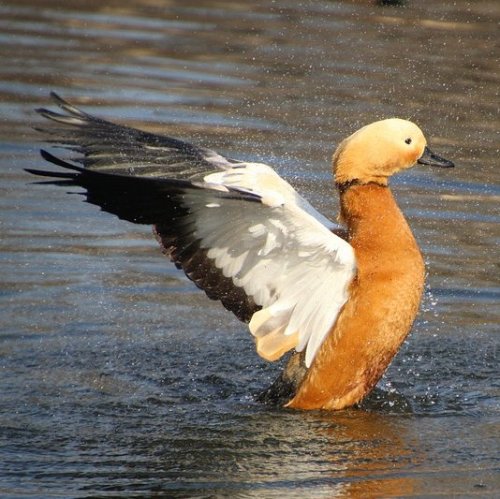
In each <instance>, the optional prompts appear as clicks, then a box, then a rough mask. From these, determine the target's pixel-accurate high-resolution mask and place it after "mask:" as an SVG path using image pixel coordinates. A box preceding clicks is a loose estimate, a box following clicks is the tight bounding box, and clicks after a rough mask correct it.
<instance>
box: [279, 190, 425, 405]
mask: <svg viewBox="0 0 500 499" xmlns="http://www.w3.org/2000/svg"><path fill="white" fill-rule="evenodd" d="M341 210H342V211H341V213H342V217H343V218H344V220H345V222H346V223H347V226H348V230H349V242H350V243H351V245H352V246H353V248H354V250H355V254H356V260H357V274H356V278H355V280H354V281H353V283H352V285H351V289H350V299H349V300H348V302H347V303H346V304H345V305H344V307H343V309H342V311H341V313H340V315H339V317H338V320H337V322H336V324H335V326H334V327H333V328H332V330H331V331H330V333H329V335H328V337H327V338H326V340H325V341H324V343H323V344H322V346H321V348H320V350H319V352H318V354H317V355H316V357H315V359H314V361H313V364H312V365H311V367H310V369H309V370H308V371H307V374H306V376H305V377H304V379H303V381H302V383H301V384H300V386H299V388H298V390H297V393H296V394H295V396H294V397H293V398H292V400H290V402H289V403H288V404H287V407H293V408H299V409H342V408H344V407H348V406H350V405H352V404H355V403H356V402H358V401H360V400H361V399H362V398H363V397H364V396H365V395H366V394H367V393H368V392H369V391H370V390H371V389H372V388H373V387H374V386H375V384H376V383H377V381H378V380H379V379H380V377H381V376H382V374H383V373H384V371H385V369H386V368H387V366H388V365H389V363H390V361H391V359H392V358H393V357H394V355H395V354H396V352H397V351H398V349H399V347H400V346H401V343H402V342H403V340H404V339H405V337H406V336H407V334H408V332H409V331H410V328H411V326H412V324H413V321H414V319H415V316H416V314H417V311H418V308H419V304H420V300H421V296H422V291H423V286H424V273H425V269H424V263H423V259H422V256H421V254H420V251H419V248H418V246H417V243H416V241H415V239H414V237H413V234H412V233H411V230H410V228H409V226H408V224H407V222H406V220H405V218H404V216H403V214H402V213H401V211H400V210H399V208H398V206H397V205H396V202H395V200H394V198H393V196H392V193H391V191H390V189H389V188H388V187H385V186H382V185H377V184H373V183H370V184H365V185H353V186H351V187H350V188H348V189H347V190H346V191H345V192H344V193H342V194H341Z"/></svg>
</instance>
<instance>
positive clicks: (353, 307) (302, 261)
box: [26, 92, 454, 410]
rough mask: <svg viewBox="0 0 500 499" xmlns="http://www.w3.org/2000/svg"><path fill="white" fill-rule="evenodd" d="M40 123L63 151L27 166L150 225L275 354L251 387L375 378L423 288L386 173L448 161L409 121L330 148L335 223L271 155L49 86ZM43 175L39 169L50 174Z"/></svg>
mask: <svg viewBox="0 0 500 499" xmlns="http://www.w3.org/2000/svg"><path fill="white" fill-rule="evenodd" d="M51 97H52V99H53V101H54V103H55V105H57V106H58V108H59V109H58V110H57V111H52V110H49V109H47V108H39V109H37V110H36V111H37V112H38V113H39V115H41V116H42V117H44V118H46V119H48V120H49V121H50V122H51V123H50V126H48V125H49V122H45V126H43V127H41V128H40V127H39V129H40V130H42V131H44V132H45V133H48V134H49V135H50V137H51V138H50V143H55V144H57V145H58V147H63V148H66V149H67V150H69V151H71V152H70V153H68V154H71V156H70V157H69V158H66V157H65V158H61V157H60V155H59V156H55V155H54V154H52V153H51V152H49V151H47V150H46V149H41V151H40V153H41V155H42V157H43V158H44V159H45V160H46V161H47V162H49V163H51V164H52V165H56V166H57V167H59V168H58V169H54V167H52V169H50V170H47V169H40V168H30V169H26V170H27V171H28V172H29V173H30V174H34V175H37V176H42V177H46V178H45V179H44V180H43V181H41V183H44V184H47V183H48V184H54V185H59V186H79V187H80V188H83V193H84V194H85V195H86V201H87V202H88V203H91V204H94V205H97V206H99V207H100V208H101V209H102V210H103V211H104V212H107V213H111V214H114V215H116V216H118V218H120V219H123V220H126V221H128V222H133V223H136V224H148V225H152V226H153V232H154V235H155V236H156V238H157V240H158V242H159V244H160V246H161V249H162V251H163V253H164V254H165V255H166V256H167V257H168V258H169V259H170V260H171V261H172V262H173V263H174V264H175V265H176V267H177V268H179V269H182V270H183V271H184V273H185V274H186V275H187V277H188V278H189V279H190V280H191V281H193V282H194V284H195V285H196V286H198V287H199V288H201V289H202V290H203V291H204V292H205V293H206V295H207V296H208V297H209V298H211V299H213V300H218V301H220V302H221V303H222V305H223V306H224V307H225V308H226V309H227V310H229V311H231V312H233V313H234V314H235V315H236V317H238V319H240V320H241V321H243V322H244V323H247V324H248V328H249V330H250V333H251V335H252V336H253V338H254V341H255V347H256V351H257V353H258V354H259V355H260V356H261V357H262V358H263V359H265V360H267V361H276V360H278V359H280V358H282V357H283V356H284V355H285V354H287V355H288V360H287V362H286V363H285V366H284V369H283V370H282V372H281V374H280V375H279V377H278V378H277V379H276V380H275V382H274V383H272V385H271V386H270V387H269V388H268V389H267V390H265V391H264V392H263V393H261V394H260V396H259V397H258V400H261V401H262V402H265V403H274V404H279V405H280V406H282V407H285V408H290V409H298V410H341V409H345V408H348V407H351V406H355V405H359V403H360V402H361V401H362V400H363V399H364V398H365V397H366V396H367V395H368V394H369V393H370V392H371V391H372V390H373V388H374V387H375V385H376V384H377V382H378V381H379V380H380V378H381V377H382V375H383V373H384V372H385V370H386V369H387V367H388V365H389V364H390V362H391V360H392V359H393V357H394V356H395V354H396V353H397V351H398V350H399V348H400V346H401V344H402V343H403V341H404V340H405V338H406V336H407V335H408V333H409V332H410V329H411V327H412V325H413V322H414V320H415V318H416V316H417V313H418V310H419V306H420V302H421V297H422V293H423V289H424V280H425V267H424V261H423V257H422V254H421V251H420V249H419V247H418V244H417V242H416V240H415V238H414V236H413V234H412V232H411V229H410V227H409V225H408V222H407V220H406V219H405V217H404V215H403V214H402V212H401V210H400V209H399V207H398V205H397V203H396V201H395V199H394V197H393V194H392V192H391V188H390V186H389V179H390V177H391V176H392V175H394V174H396V173H398V172H401V171H404V170H407V169H408V168H410V167H412V166H414V165H415V164H423V165H430V166H435V167H443V168H449V167H453V166H454V164H453V162H452V161H449V160H447V159H444V158H443V157H440V156H438V155H437V154H435V153H433V152H432V151H431V150H430V149H429V147H428V145H427V141H426V139H425V137H424V134H423V132H422V131H421V129H420V128H419V127H418V126H417V125H416V124H414V123H412V122H411V121H407V120H404V119H400V118H388V119H383V120H379V121H375V122H373V123H371V124H368V125H366V126H364V127H362V128H360V129H359V130H357V131H356V132H355V133H353V134H352V135H350V136H348V137H347V138H346V139H344V140H343V141H341V142H340V144H339V145H338V147H337V148H336V149H335V152H334V154H333V160H332V170H333V182H332V187H335V188H336V190H337V192H338V196H339V205H340V210H339V211H340V213H339V216H338V219H337V222H332V221H331V220H330V219H329V218H327V217H325V216H324V215H322V214H321V213H319V212H318V211H317V210H316V209H315V208H313V206H312V205H311V204H310V203H309V202H308V201H307V200H306V199H305V198H304V197H302V196H301V195H300V194H299V193H298V192H297V191H296V190H295V189H294V188H293V187H292V186H291V185H290V184H289V183H288V182H287V181H285V180H284V179H283V178H282V177H280V176H279V175H278V174H277V173H276V172H275V171H274V170H273V169H272V168H271V167H270V166H268V165H266V164H263V163H258V162H248V161H241V160H237V159H231V158H229V157H226V156H223V155H221V154H219V153H217V152H215V151H214V150H212V149H208V148H205V147H200V146H197V145H194V144H192V143H190V142H186V141H183V140H180V139H177V138H172V137H168V136H163V135H157V134H153V133H149V132H146V131H141V130H139V129H136V128H132V127H128V126H125V125H119V124H115V123H112V122H110V121H107V120H104V119H102V118H98V117H95V116H93V115H91V114H88V113H86V112H84V111H83V110H81V109H79V108H77V107H75V106H74V105H72V104H70V103H69V102H67V101H66V100H64V99H63V98H61V97H60V96H59V95H57V94H56V93H54V92H51ZM47 177H49V180H47Z"/></svg>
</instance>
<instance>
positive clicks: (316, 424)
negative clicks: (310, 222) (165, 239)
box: [0, 0, 500, 498]
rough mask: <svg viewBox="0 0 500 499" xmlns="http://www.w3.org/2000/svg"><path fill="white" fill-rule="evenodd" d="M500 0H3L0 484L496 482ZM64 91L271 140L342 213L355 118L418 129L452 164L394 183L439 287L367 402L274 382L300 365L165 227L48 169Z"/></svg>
mask: <svg viewBox="0 0 500 499" xmlns="http://www.w3.org/2000/svg"><path fill="white" fill-rule="evenodd" d="M499 20H500V7H499V6H498V4H497V3H496V2H493V1H481V0H478V1H475V2H466V1H461V0H459V1H456V2H431V1H422V2H413V1H408V2H406V3H405V5H403V6H399V7H397V6H396V7H394V6H392V7H391V6H385V7H381V6H376V5H374V4H373V3H370V2H368V1H367V2H350V1H345V2H329V1H317V2H302V3H299V2H291V1H289V2H271V1H268V2H264V1H262V2H259V1H257V2H251V3H249V2H240V3H238V2H218V1H196V2H191V1H186V0H183V1H182V2H181V1H175V0H173V1H170V2H159V1H147V0H142V1H135V2H127V3H123V2H114V1H112V2H95V1H90V2H85V3H84V5H83V3H82V2H77V1H70V2H64V3H63V2H58V1H56V0H52V1H50V0H37V1H34V0H31V1H29V0H3V2H2V3H1V4H0V27H1V30H0V61H1V64H0V134H1V135H2V141H1V144H0V175H1V180H0V190H1V196H0V210H1V211H0V213H1V215H0V234H1V238H0V273H1V276H2V277H1V284H0V300H1V302H0V303H1V311H2V313H1V315H0V495H2V497H50V496H63V497H113V496H114V497H124V496H126V497H145V496H148V497H150V496H155V497H178V498H182V497H199V498H201V497H242V498H243V497H244V498H250V497H258V498H261V497H266V498H267V497H269V498H274V497H276V498H278V497H280V498H281V497H290V498H293V497H308V498H323V497H328V498H331V497H388V496H405V497H407V496H419V497H422V496H425V497H427V496H430V495H444V496H451V495H454V496H460V497H464V496H478V497H485V496H491V497H493V496H498V494H499V493H500V479H499V457H498V446H499V438H498V437H499V412H500V411H499V403H498V402H499V395H500V384H499V370H498V344H499V341H498V322H499V314H498V301H499V296H500V290H499V282H498V262H499V254H498V240H499V230H498V220H499V201H500V188H499V183H498V181H499V174H498V165H497V163H498V152H499V151H498V144H499V140H498V139H499V133H498V130H499V122H500V120H499V113H498V88H499V82H500V74H499V70H498V67H499V65H498V62H499V61H498V45H497V44H498V31H497V28H498V21H499ZM50 90H55V91H57V92H58V93H60V94H61V95H63V96H64V97H66V98H69V99H71V100H72V101H74V102H75V103H78V104H80V105H84V106H85V109H87V110H89V111H90V112H94V113H97V114H99V115H101V116H103V117H107V118H111V119H114V120H116V121H120V122H123V123H128V124H131V125H135V126H140V127H142V128H146V129H148V130H151V131H155V132H164V133H167V134H171V135H175V136H178V137H181V138H185V139H189V140H192V141H194V142H196V143H199V144H202V145H206V146H209V147H212V148H214V149H216V150H219V151H220V152H222V153H225V154H227V155H229V156H232V157H236V158H239V159H247V160H259V161H265V162H268V163H270V164H272V165H273V166H275V167H276V168H277V169H278V171H279V172H280V173H281V174H282V175H283V176H285V177H286V178H287V179H288V180H289V181H290V182H292V183H293V184H294V185H295V186H296V187H297V188H298V189H299V190H300V191H301V192H302V193H303V194H304V195H305V196H306V197H308V199H310V200H311V201H312V202H313V204H314V205H315V206H316V207H317V208H319V209H320V210H321V211H322V212H323V213H325V214H326V215H329V216H331V217H332V218H334V216H335V212H336V209H337V204H336V199H335V196H333V195H332V191H331V179H330V172H329V163H330V156H331V153H332V151H333V149H334V147H335V144H337V143H338V142H339V140H341V139H342V138H343V137H345V136H346V135H348V134H349V133H351V132H352V131H354V130H355V129H356V128H358V127H359V126H361V125H363V124H366V123H368V122H370V121H374V120H375V119H379V118H383V117H390V116H395V115H396V116H400V117H403V118H411V119H413V120H414V121H416V122H417V123H418V124H419V125H420V126H421V127H422V128H423V129H424V131H425V132H426V135H427V136H428V138H429V139H430V145H431V147H432V148H433V149H434V150H435V151H436V152H437V153H438V154H441V155H443V156H444V157H447V158H450V159H453V160H454V161H455V163H456V165H457V167H456V168H455V169H454V170H448V171H438V170H435V169H426V168H424V167H420V168H418V169H414V170H412V171H410V172H407V173H406V174H404V175H401V176H399V177H398V178H396V179H394V182H393V187H394V190H395V193H396V196H397V198H398V201H399V203H400V204H401V206H402V208H403V209H404V211H405V213H406V215H407V216H408V218H409V220H410V223H411V226H412V228H413V230H414V232H415V235H416V237H417V239H418V241H419V243H420V245H421V247H422V249H423V252H424V253H425V258H426V261H427V265H428V273H429V275H428V280H427V281H428V289H427V292H426V296H425V300H424V304H423V310H422V312H421V313H420V315H419V318H418V321H417V323H416V324H415V327H414V330H413V333H412V335H411V336H410V338H409V339H408V340H407V342H406V343H405V345H404V346H403V348H402V350H401V351H400V353H399V354H398V356H397V357H396V358H395V359H394V361H393V363H392V365H391V367H390V368H389V370H388V372H387V373H386V375H385V377H384V378H383V379H382V381H381V382H380V384H379V387H378V390H377V392H376V393H374V394H373V395H372V396H371V397H370V399H369V400H368V401H366V402H365V403H364V405H363V408H362V409H351V410H347V411H342V412H340V413H323V412H310V413H302V412H293V411H288V410H278V409H271V408H268V407H265V406H262V405H261V404H259V403H257V402H256V401H255V399H254V395H255V394H257V393H259V391H260V390H262V389H264V388H265V387H266V386H267V385H268V384H270V383H271V381H272V380H273V379H274V377H275V376H276V375H277V373H278V372H279V369H280V366H279V365H275V364H268V363H266V362H264V361H262V360H261V359H259V358H258V356H257V355H256V353H255V351H254V348H253V345H252V341H251V338H250V336H249V334H248V332H247V331H246V327H245V326H244V325H242V324H240V323H238V321H237V320H235V319H234V318H233V317H232V316H231V315H230V314H228V313H227V312H226V311H225V310H223V309H222V307H221V306H220V305H218V304H217V303H214V302H210V301H208V300H207V299H206V298H205V296H204V295H203V294H202V293H201V292H199V291H197V290H195V289H193V286H192V285H191V283H189V281H187V279H186V278H184V277H183V275H182V274H180V273H179V272H177V271H176V270H175V269H174V268H173V267H172V265H169V264H168V262H167V261H165V259H164V257H162V255H161V254H160V251H159V250H158V248H157V246H156V243H155V241H154V240H153V238H152V236H151V231H150V229H149V228H147V227H139V226H133V225H131V224H127V223H125V222H120V221H118V220H117V219H115V218H114V217H112V216H111V215H107V214H103V213H101V212H99V210H98V208H96V207H94V206H90V205H87V204H85V203H83V202H82V200H81V198H80V197H79V196H78V195H75V194H73V195H68V194H66V192H65V189H60V188H56V187H46V186H45V187H44V186H36V185H33V184H31V183H30V182H31V181H32V179H31V178H30V177H29V176H28V175H27V174H25V173H24V172H23V168H25V167H36V166H41V165H42V160H41V159H40V157H39V155H38V149H39V147H40V146H41V145H42V144H43V139H44V137H43V136H42V135H41V134H39V133H37V132H36V131H35V130H34V129H33V127H35V126H38V125H40V123H41V119H40V118H39V117H38V116H37V115H36V114H35V113H34V112H33V108H35V107H40V106H47V105H49V102H48V92H49V91H50Z"/></svg>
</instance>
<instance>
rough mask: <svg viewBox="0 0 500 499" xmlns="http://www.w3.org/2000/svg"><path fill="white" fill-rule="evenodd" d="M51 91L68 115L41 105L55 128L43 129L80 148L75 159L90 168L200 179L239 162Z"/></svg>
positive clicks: (136, 174) (159, 176)
mask: <svg viewBox="0 0 500 499" xmlns="http://www.w3.org/2000/svg"><path fill="white" fill-rule="evenodd" d="M51 96H52V98H53V99H54V101H55V102H56V104H57V105H58V106H59V107H60V108H61V109H62V110H63V111H64V114H61V113H55V112H53V111H50V110H48V109H44V108H40V109H37V110H36V111H37V112H38V113H39V114H41V115H42V116H43V117H45V118H47V119H49V120H50V121H52V122H53V124H52V126H51V127H44V128H41V129H40V128H39V130H41V131H43V132H46V133H48V134H50V135H51V136H55V138H54V139H51V140H50V142H52V143H57V144H63V145H64V146H65V147H66V148H68V149H70V150H73V151H75V152H77V153H78V155H77V157H75V158H73V160H74V161H75V162H78V163H82V164H83V165H84V166H85V168H89V169H92V170H99V171H107V172H109V173H120V174H125V175H134V176H148V177H158V178H169V179H183V180H196V179H199V178H201V177H203V176H204V175H206V174H207V173H208V172H210V171H217V170H221V169H222V170H224V169H228V168H230V167H231V166H233V165H234V164H237V163H238V161H235V160H230V159H227V158H225V157H223V156H221V155H219V154H217V153H216V152H215V151H212V150H211V149H206V148H203V147H197V146H194V145H193V144H190V143H188V142H184V141H182V140H179V139H175V138H172V137H166V136H162V135H156V134H153V133H148V132H143V131H141V130H137V129H135V128H131V127H127V126H123V125H117V124H115V123H111V122H109V121H106V120H103V119H101V118H96V117H95V116H92V115H90V114H87V113H85V112H83V111H81V110H80V109H78V108H76V107H74V106H72V105H71V104H69V103H68V102H66V101H65V100H64V99H62V98H61V97H59V96H58V95H57V94H55V93H54V92H52V93H51Z"/></svg>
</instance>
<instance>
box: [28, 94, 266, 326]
mask: <svg viewBox="0 0 500 499" xmlns="http://www.w3.org/2000/svg"><path fill="white" fill-rule="evenodd" d="M52 95H53V98H54V99H55V100H56V102H57V103H58V104H59V106H60V107H61V108H62V109H63V110H64V111H66V113H67V114H65V115H62V114H58V113H54V112H52V111H48V110H45V109H40V110H38V112H39V113H40V114H41V115H42V116H44V117H46V118H48V119H50V120H52V121H55V122H57V123H58V124H59V125H62V126H59V127H57V128H56V129H52V130H51V133H57V134H58V137H60V139H58V140H57V143H62V144H65V145H69V146H70V148H71V149H72V150H74V151H77V152H78V153H80V155H81V156H80V157H79V158H76V159H75V161H78V162H80V163H83V165H84V166H83V167H82V166H78V165H75V164H72V163H70V162H68V161H65V160H62V159H60V158H58V157H56V156H54V155H52V154H51V153H49V152H47V151H44V150H42V151H41V154H42V157H43V158H44V159H45V160H47V161H48V162H50V163H52V164H55V165H57V166H59V167H62V168H64V171H47V170H37V169H29V170H27V171H28V172H30V173H32V174H35V175H38V176H42V177H50V178H52V179H57V180H52V181H49V183H53V184H56V185H66V186H71V185H74V186H81V187H83V188H84V189H86V191H87V192H86V195H87V201H88V202H89V203H92V204H95V205H98V206H100V207H101V209H102V210H104V211H106V212H108V213H112V214H114V215H117V216H118V217H119V218H121V219H124V220H128V221H130V222H134V223H140V224H151V225H154V227H155V233H156V235H157V238H158V240H159V242H160V243H161V245H162V248H163V252H164V253H165V254H166V255H167V256H168V257H169V258H170V259H171V260H172V261H173V262H174V263H175V264H176V266H177V267H178V268H182V269H183V270H184V272H185V273H186V275H187V276H188V277H189V278H190V279H191V280H192V281H193V282H194V283H195V284H196V285H197V286H198V287H200V288H201V289H203V290H204V291H205V292H206V294H207V296H208V297H209V298H211V299H214V300H220V301H221V302H222V303H223V305H224V306H225V307H226V308H227V309H228V310H230V311H232V312H233V313H234V314H235V315H236V316H237V317H238V318H239V319H240V320H243V321H245V322H248V321H249V320H250V318H251V316H252V315H253V313H254V312H256V311H257V310H259V308H260V307H259V306H257V305H256V304H255V302H254V301H253V299H252V298H251V297H249V296H247V295H246V293H245V291H244V290H243V288H241V287H237V286H235V285H234V283H233V281H232V280H231V279H230V278H228V277H225V276H224V275H223V273H222V270H220V269H218V268H217V267H215V265H214V263H213V261H212V260H211V259H209V258H208V257H207V251H208V250H207V249H204V248H202V247H201V246H200V241H199V240H198V238H197V235H196V231H195V228H194V224H193V217H194V214H193V213H192V210H191V207H190V206H189V205H188V204H186V202H185V194H186V193H187V192H191V193H192V192H193V191H205V192H204V193H203V195H204V196H206V189H203V188H202V187H200V185H197V184H196V182H195V181H194V180H195V179H201V178H203V176H204V175H207V174H208V173H210V172H211V171H214V170H215V171H217V170H220V169H224V168H228V167H230V166H231V162H230V160H226V159H225V158H223V157H222V156H219V155H218V154H217V153H215V152H213V151H210V150H208V149H203V148H198V147H195V146H193V145H191V144H189V143H186V142H182V141H180V140H177V139H172V138H169V137H163V136H159V135H154V134H150V133H146V132H142V131H140V130H136V129H133V128H129V127H124V126H121V125H115V124H113V123H110V122H107V121H105V120H101V119H99V118H95V117H93V116H91V115H89V114H87V113H84V112H83V111H80V110H79V109H77V108H75V107H73V106H71V105H70V104H68V103H67V102H65V101H64V100H62V99H61V98H60V97H58V96H57V95H55V94H52ZM53 142H56V141H55V140H54V141H53ZM225 162H227V163H225ZM211 196H212V197H213V198H214V199H220V198H225V199H228V198H229V199H238V200H241V201H246V202H260V198H259V196H257V195H255V194H251V193H248V192H242V191H239V190H236V189H227V190H226V191H220V190H214V191H211Z"/></svg>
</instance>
